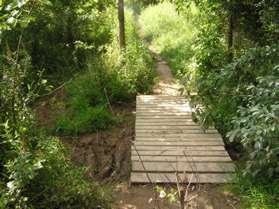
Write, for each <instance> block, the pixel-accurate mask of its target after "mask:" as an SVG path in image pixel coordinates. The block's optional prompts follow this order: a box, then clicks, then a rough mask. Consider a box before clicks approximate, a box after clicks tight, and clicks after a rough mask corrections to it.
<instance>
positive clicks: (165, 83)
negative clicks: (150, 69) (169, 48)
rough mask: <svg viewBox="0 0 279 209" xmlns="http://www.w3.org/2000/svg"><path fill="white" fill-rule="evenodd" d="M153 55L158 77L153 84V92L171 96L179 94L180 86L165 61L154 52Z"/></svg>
mask: <svg viewBox="0 0 279 209" xmlns="http://www.w3.org/2000/svg"><path fill="white" fill-rule="evenodd" d="M154 56H155V58H156V60H157V66H156V72H157V74H158V77H159V82H158V84H157V85H155V87H154V89H153V93H154V94H163V95H172V96H177V95H180V92H179V89H180V88H181V86H180V85H179V84H178V83H177V81H176V80H175V79H174V77H173V75H172V72H171V69H170V67H169V66H168V64H167V62H166V61H164V60H163V59H162V58H161V57H160V56H159V55H157V54H155V53H154Z"/></svg>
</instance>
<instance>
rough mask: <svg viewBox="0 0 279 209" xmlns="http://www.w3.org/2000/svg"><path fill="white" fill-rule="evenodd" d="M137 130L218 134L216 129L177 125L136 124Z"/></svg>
mask: <svg viewBox="0 0 279 209" xmlns="http://www.w3.org/2000/svg"><path fill="white" fill-rule="evenodd" d="M136 126H137V130H201V131H203V130H205V131H207V130H210V131H214V132H216V129H213V128H209V129H202V127H200V126H198V125H188V126H185V125H176V126H170V125H160V126H155V125H153V126H148V125H139V124H137V123H136Z"/></svg>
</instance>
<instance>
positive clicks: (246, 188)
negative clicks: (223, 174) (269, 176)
mask: <svg viewBox="0 0 279 209" xmlns="http://www.w3.org/2000/svg"><path fill="white" fill-rule="evenodd" d="M228 189H229V190H230V191H232V192H233V193H234V194H236V195H238V196H239V197H240V199H241V206H242V208H245V209H277V208H279V178H277V179H274V180H272V181H268V180H266V179H264V178H261V179H255V178H252V177H248V176H245V177H244V176H242V175H241V174H239V173H238V174H237V176H236V179H235V183H234V184H232V185H230V186H229V187H228Z"/></svg>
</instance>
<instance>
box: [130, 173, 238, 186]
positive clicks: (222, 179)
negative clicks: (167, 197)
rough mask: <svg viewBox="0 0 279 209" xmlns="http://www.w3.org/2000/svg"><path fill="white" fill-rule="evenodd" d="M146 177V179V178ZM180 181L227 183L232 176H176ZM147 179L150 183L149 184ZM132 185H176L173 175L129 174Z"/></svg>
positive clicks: (205, 174)
mask: <svg viewBox="0 0 279 209" xmlns="http://www.w3.org/2000/svg"><path fill="white" fill-rule="evenodd" d="M147 175H148V177H147ZM178 176H179V178H180V179H181V181H182V182H183V183H184V182H187V183H188V182H189V181H190V182H191V183H228V182H232V180H233V176H232V175H231V174H227V173H222V174H220V173H199V174H192V173H187V174H178ZM149 179H150V180H151V182H149ZM130 180H131V182H132V183H174V184H176V183H177V180H176V174H174V173H148V174H147V173H136V172H132V173H131V179H130Z"/></svg>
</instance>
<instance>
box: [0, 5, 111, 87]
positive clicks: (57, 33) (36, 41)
mask: <svg viewBox="0 0 279 209" xmlns="http://www.w3.org/2000/svg"><path fill="white" fill-rule="evenodd" d="M16 2H17V1H5V4H4V6H3V13H4V14H3V18H4V20H6V23H7V24H5V25H4V26H2V28H3V29H5V30H3V31H1V37H0V39H1V45H2V44H3V45H4V46H5V47H1V52H2V53H3V54H6V50H7V49H6V48H7V47H8V48H10V49H11V50H12V51H15V50H16V48H17V45H16V43H17V39H18V37H19V35H20V34H21V32H22V30H24V36H23V37H22V41H23V43H24V48H25V50H26V51H27V53H28V54H29V55H30V56H31V58H32V59H31V62H32V66H33V72H36V69H44V72H45V76H48V77H50V78H52V79H51V82H52V83H56V82H57V81H59V80H66V79H67V77H69V76H70V75H71V73H72V72H74V71H77V70H82V69H83V68H84V67H85V66H86V62H87V58H88V56H89V55H91V56H92V55H97V54H99V53H101V52H102V48H101V47H102V46H103V45H104V44H106V43H109V41H110V39H111V33H110V27H109V26H110V25H107V19H109V17H108V16H107V13H105V12H103V10H105V9H106V7H108V6H109V5H111V4H112V2H110V1H95V0H90V1H48V0H40V1H32V0H26V1H21V3H18V4H17V3H16ZM29 11H31V12H30V14H29V13H28V12H29ZM81 44H83V45H86V46H89V47H86V48H85V47H80V45H81ZM31 79H32V77H31Z"/></svg>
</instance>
